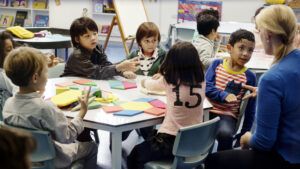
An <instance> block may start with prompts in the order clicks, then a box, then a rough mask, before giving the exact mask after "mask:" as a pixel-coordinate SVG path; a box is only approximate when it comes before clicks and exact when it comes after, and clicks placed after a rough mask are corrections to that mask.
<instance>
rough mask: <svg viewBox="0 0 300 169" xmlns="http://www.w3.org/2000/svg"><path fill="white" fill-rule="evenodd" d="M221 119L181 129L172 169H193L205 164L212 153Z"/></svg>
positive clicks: (176, 142) (176, 140)
mask: <svg viewBox="0 0 300 169" xmlns="http://www.w3.org/2000/svg"><path fill="white" fill-rule="evenodd" d="M219 120H220V118H219V117H216V118H214V119H212V120H209V121H206V122H203V123H200V124H196V125H193V126H188V127H184V128H181V129H180V130H179V132H178V134H177V136H176V139H175V142H174V146H173V154H174V156H175V159H174V161H173V165H172V168H174V169H175V168H177V169H178V168H192V167H196V166H198V165H200V164H202V163H203V160H204V159H205V158H206V156H207V155H208V154H209V153H210V152H211V149H212V147H213V145H214V142H215V138H216V135H217V128H218V123H219Z"/></svg>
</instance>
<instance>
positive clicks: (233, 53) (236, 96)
mask: <svg viewBox="0 0 300 169" xmlns="http://www.w3.org/2000/svg"><path fill="white" fill-rule="evenodd" d="M254 47H255V40H254V35H253V33H252V32H249V31H247V30H243V29H239V30H237V31H235V32H233V33H232V34H231V36H230V39H229V42H228V45H227V49H228V52H229V53H230V57H229V58H225V59H217V60H215V61H213V63H212V64H211V65H210V66H209V68H208V70H207V72H206V91H205V94H206V97H207V98H208V99H209V101H210V102H211V103H212V105H213V108H212V110H211V111H210V118H214V117H216V116H219V117H220V118H221V121H220V125H219V130H218V136H217V140H218V151H222V150H228V149H232V143H233V139H234V135H235V131H236V123H237V121H238V119H237V118H238V116H239V113H240V112H239V108H240V105H241V101H242V98H243V96H244V94H245V92H246V89H245V88H244V85H250V86H255V85H256V76H255V74H254V73H253V72H251V71H250V70H249V69H248V68H247V67H245V64H246V63H247V62H248V61H249V60H250V58H251V55H252V52H253V50H254ZM254 114H255V98H250V99H249V101H248V104H247V107H246V110H245V120H244V124H243V127H242V130H241V133H240V134H238V135H239V136H240V135H242V134H243V133H245V132H246V131H249V130H250V129H251V126H252V122H253V119H254ZM237 141H238V142H239V137H238V140H237Z"/></svg>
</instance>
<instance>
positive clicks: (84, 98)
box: [78, 87, 91, 119]
mask: <svg viewBox="0 0 300 169" xmlns="http://www.w3.org/2000/svg"><path fill="white" fill-rule="evenodd" d="M90 92H91V87H89V88H88V90H87V91H85V93H84V94H83V96H81V97H79V99H78V100H79V104H80V106H81V107H80V112H79V114H78V117H80V118H82V119H83V118H84V116H85V114H86V112H87V107H88V100H89V95H90Z"/></svg>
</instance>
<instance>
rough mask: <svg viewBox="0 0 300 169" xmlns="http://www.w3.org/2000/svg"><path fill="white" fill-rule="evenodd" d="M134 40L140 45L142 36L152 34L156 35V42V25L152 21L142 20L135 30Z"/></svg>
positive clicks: (150, 35)
mask: <svg viewBox="0 0 300 169" xmlns="http://www.w3.org/2000/svg"><path fill="white" fill-rule="evenodd" d="M135 36H136V41H137V43H138V45H139V46H142V45H141V41H142V39H143V38H144V37H146V38H149V37H152V36H157V37H158V42H160V33H159V29H158V27H157V26H156V25H155V23H153V22H144V23H142V24H141V25H140V26H139V27H138V30H137V31H136V34H135Z"/></svg>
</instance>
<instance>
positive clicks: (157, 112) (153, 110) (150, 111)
mask: <svg viewBox="0 0 300 169" xmlns="http://www.w3.org/2000/svg"><path fill="white" fill-rule="evenodd" d="M144 112H145V113H147V114H152V115H155V116H160V115H162V114H165V112H166V109H160V108H157V107H153V108H150V109H147V110H145V111H144Z"/></svg>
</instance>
